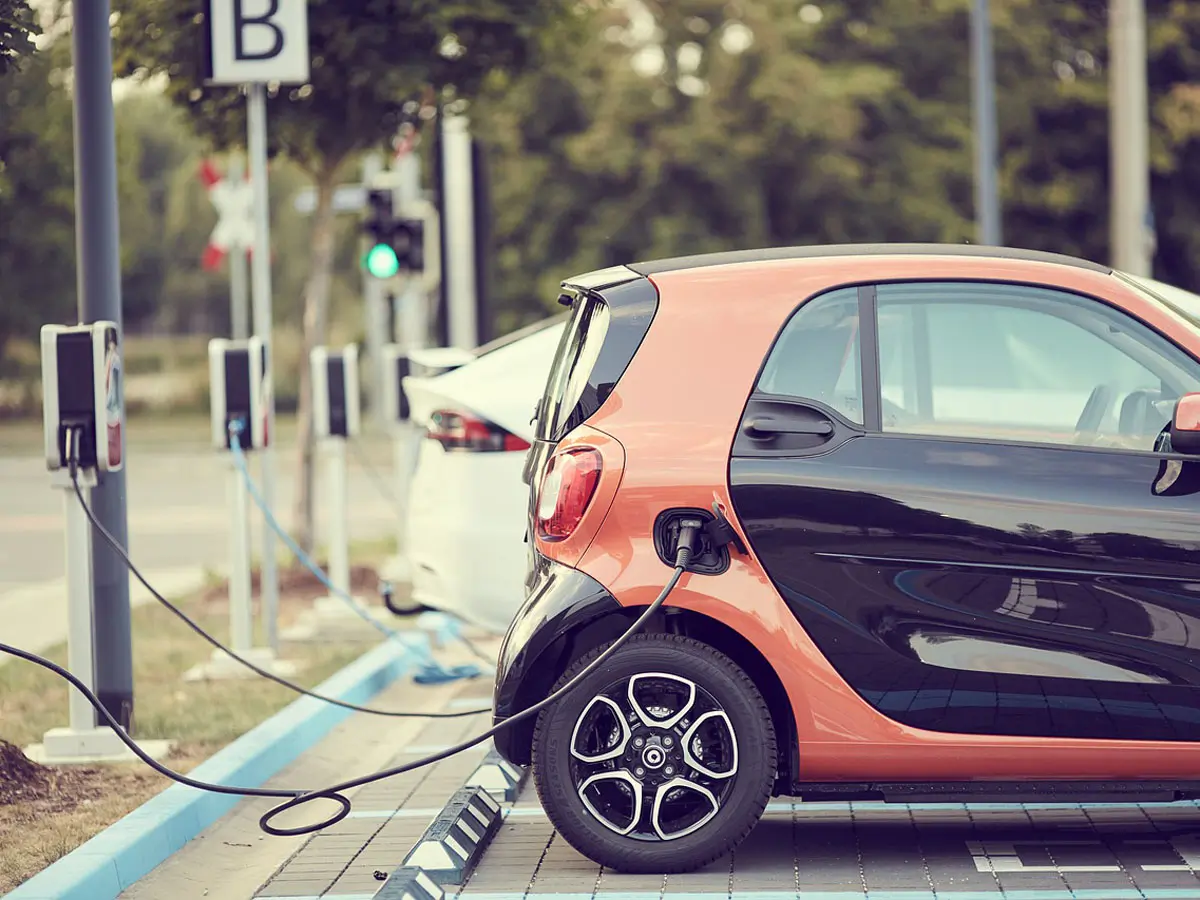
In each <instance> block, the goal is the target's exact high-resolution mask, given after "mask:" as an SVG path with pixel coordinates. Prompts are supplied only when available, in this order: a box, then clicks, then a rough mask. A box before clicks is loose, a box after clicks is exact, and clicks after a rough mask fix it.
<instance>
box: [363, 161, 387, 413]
mask: <svg viewBox="0 0 1200 900" xmlns="http://www.w3.org/2000/svg"><path fill="white" fill-rule="evenodd" d="M382 172H383V160H382V159H380V156H379V154H378V153H370V154H368V155H367V156H366V158H365V159H364V160H363V176H362V178H363V186H364V187H365V188H366V189H367V190H370V189H371V186H372V184H373V183H374V182H375V181H376V179H378V178H379V176H380V174H382ZM362 277H363V324H364V325H365V326H366V332H367V357H368V363H367V365H368V371H369V372H370V373H371V374H370V377H369V378H368V379H367V390H366V395H367V396H366V400H367V406H368V410H369V412H371V413H373V414H374V416H375V420H376V422H377V423H378V424H379V425H380V426H381V427H382V426H385V425H386V424H387V415H386V412H385V410H384V408H383V403H382V402H381V398H382V397H383V345H384V341H385V332H386V330H387V325H386V321H385V320H386V318H387V317H386V314H385V313H386V308H385V304H386V303H387V285H386V283H385V282H384V281H382V280H380V279H378V278H376V277H375V276H374V275H372V274H371V273H370V272H367V271H365V270H364V271H363V276H362Z"/></svg>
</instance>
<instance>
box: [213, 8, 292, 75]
mask: <svg viewBox="0 0 1200 900" xmlns="http://www.w3.org/2000/svg"><path fill="white" fill-rule="evenodd" d="M207 10H208V27H209V47H210V53H211V57H210V60H209V62H210V73H209V77H208V79H207V80H208V83H209V84H267V83H270V82H278V83H280V84H304V83H306V82H307V81H308V76H309V59H308V0H207Z"/></svg>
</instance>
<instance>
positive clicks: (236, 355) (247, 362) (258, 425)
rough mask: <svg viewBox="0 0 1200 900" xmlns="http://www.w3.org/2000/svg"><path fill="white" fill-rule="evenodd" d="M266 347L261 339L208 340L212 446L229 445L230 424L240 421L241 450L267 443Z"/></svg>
mask: <svg viewBox="0 0 1200 900" xmlns="http://www.w3.org/2000/svg"><path fill="white" fill-rule="evenodd" d="M266 366H267V357H266V346H265V345H264V344H263V341H262V338H257V337H252V338H249V339H248V340H244V341H230V340H226V339H225V338H214V339H213V340H211V341H209V342H208V376H209V397H210V401H209V402H210V410H211V414H212V439H213V446H214V447H215V448H216V449H218V450H228V449H230V447H231V436H230V431H229V429H230V426H231V425H232V424H233V423H234V422H240V423H241V426H242V430H241V434H239V435H238V441H239V443H240V445H241V448H242V450H244V451H251V450H262V449H263V448H264V447H266V446H267V437H268V435H267V404H266V393H265V385H266V383H265V381H264V379H263V373H264V372H265V371H266Z"/></svg>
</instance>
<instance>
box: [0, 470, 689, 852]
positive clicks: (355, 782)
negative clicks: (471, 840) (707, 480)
mask: <svg viewBox="0 0 1200 900" xmlns="http://www.w3.org/2000/svg"><path fill="white" fill-rule="evenodd" d="M72 472H74V470H73V469H72ZM72 480H73V481H74V477H72ZM76 490H78V487H77V488H76ZM93 521H94V520H93ZM703 527H704V523H703V522H701V521H700V520H699V519H685V520H684V521H683V522H681V523H680V529H679V539H678V544H677V549H676V552H675V568H674V570H673V571H672V573H671V577H670V579H668V581H667V583H666V584H665V585H664V586H663V589H662V590H661V591H660V592H659V594H658V596H657V597H656V598H655V599H654V602H653V603H651V604H650V605H649V606H647V607H646V609H645V610H644V611H643V612H642V614H641V615H640V616H638V617H637V619H636V620H635V621H634V623H633V624H632V625H630V626H629V628H628V629H626V630H625V632H624V633H623V634H622V635H621V636H620V637H618V638H617V639H616V640H615V641H613V642H612V643H611V644H610V645H609V646H608V647H607V648H606V649H605V650H604V652H602V653H601V654H600V655H599V656H597V657H596V658H595V659H594V660H592V662H591V663H589V664H588V665H587V666H585V667H584V668H583V670H582V671H580V672H579V674H577V675H576V676H575V677H574V678H572V679H571V680H570V681H568V682H567V683H566V684H564V685H563V686H562V687H560V688H559V689H558V690H556V691H554V692H553V693H551V694H550V695H549V696H547V697H545V698H543V699H542V700H539V701H538V702H537V703H535V704H533V705H532V706H529V707H526V708H525V709H524V710H522V711H521V712H519V713H516V714H515V715H512V716H509V717H508V718H507V719H504V720H503V721H501V722H498V723H496V724H495V725H493V726H492V727H491V728H489V729H488V730H487V731H484V732H483V733H482V734H479V735H477V736H475V737H473V738H470V739H469V740H466V741H463V742H462V743H459V744H455V745H454V746H453V747H448V748H446V749H445V750H442V751H439V752H438V753H434V754H431V755H429V756H426V757H423V758H421V759H416V760H413V761H412V762H408V763H405V764H403V765H400V766H393V767H391V768H388V769H382V770H380V771H378V772H375V773H373V774H371V775H363V776H361V777H359V778H354V779H351V780H349V781H343V782H340V783H338V784H333V785H329V786H328V787H325V788H320V789H318V790H314V791H300V790H282V789H273V788H243V787H231V786H229V785H222V784H209V783H207V782H203V781H198V780H197V779H194V778H189V777H188V776H186V775H182V774H180V773H179V772H175V771H173V770H172V769H169V768H167V767H166V766H164V765H162V763H160V762H158V761H157V760H156V759H154V758H153V757H151V756H150V755H149V754H147V753H146V752H145V751H144V750H142V749H141V748H140V747H139V746H138V745H137V744H136V743H135V742H134V741H133V739H132V738H130V737H129V735H127V734H126V733H125V731H124V729H122V728H121V726H120V723H118V722H117V720H116V719H114V718H113V716H112V714H111V713H109V712H108V710H107V709H105V708H104V704H102V703H101V702H100V700H99V698H97V697H96V695H95V694H93V693H92V692H91V691H90V690H89V689H88V688H87V686H86V685H84V684H83V682H81V681H80V680H79V679H78V678H76V677H75V676H74V675H72V674H71V673H70V672H68V671H67V670H66V669H64V668H63V667H62V666H59V665H57V664H56V663H53V662H51V661H50V660H48V659H46V658H44V657H41V656H38V655H37V654H35V653H28V652H26V651H24V650H20V649H18V648H16V647H12V646H9V645H8V644H4V643H0V653H7V654H9V655H11V656H15V657H18V658H19V659H23V660H26V661H27V662H31V663H33V664H34V665H37V666H41V667H42V668H44V669H48V670H49V671H51V672H53V673H54V674H56V675H58V676H59V677H60V678H63V679H65V680H66V681H68V682H69V683H70V684H71V685H72V686H73V687H74V688H75V689H76V690H78V691H79V692H80V693H81V694H83V696H84V697H85V698H87V701H88V702H89V703H90V704H91V705H92V706H93V707H94V708H95V709H96V711H97V712H98V713H99V714H100V716H101V718H103V719H104V721H105V722H106V723H107V724H108V725H109V727H111V728H112V730H113V733H115V734H116V735H117V737H118V738H119V739H120V740H121V742H122V743H124V744H125V746H127V747H128V748H129V749H130V750H131V751H133V753H134V754H135V755H136V756H137V757H138V759H140V760H141V761H142V762H144V763H145V764H146V765H148V766H150V768H152V769H154V770H155V771H156V772H158V773H159V774H160V775H165V776H166V777H167V778H170V779H172V780H173V781H176V782H178V783H180V784H183V785H187V786H188V787H192V788H196V789H197V790H202V791H209V792H211V793H215V794H227V795H233V796H239V797H270V798H276V799H279V798H284V802H283V803H280V804H278V805H276V806H275V807H273V808H272V809H270V810H268V811H267V812H266V813H265V814H264V815H263V816H262V818H260V819H259V822H258V825H259V828H261V829H262V830H263V831H264V832H266V833H267V834H271V835H275V836H278V837H291V836H296V835H304V834H312V833H313V832H316V831H320V830H321V829H323V828H328V827H330V826H332V825H336V824H337V823H338V822H340V821H342V819H344V818H346V816H348V815H349V814H350V811H351V809H352V804H351V801H350V798H349V797H347V796H346V794H345V792H346V791H348V790H351V789H353V788H356V787H362V786H363V785H366V784H371V783H373V782H377V781H383V780H384V779H387V778H391V777H393V776H395V775H403V774H404V773H405V772H411V771H413V770H414V769H420V768H424V767H425V766H429V765H433V764H434V763H437V762H441V761H442V760H443V759H446V758H448V757H450V756H454V755H455V754H458V753H461V752H463V751H464V750H469V749H470V748H472V747H475V746H477V745H479V744H481V743H483V742H484V741H486V740H488V739H489V738H492V737H494V736H495V735H496V734H498V733H499V732H500V731H502V730H504V729H505V728H510V727H512V726H513V725H516V724H517V723H518V722H523V721H525V720H526V719H528V718H530V717H531V716H535V715H537V714H538V713H540V712H541V711H542V710H543V709H546V708H547V707H548V706H551V705H553V704H554V703H557V702H558V701H559V700H561V699H562V698H563V697H565V696H566V695H567V694H569V693H570V692H571V691H572V690H574V689H575V687H576V686H577V685H579V683H580V682H582V681H583V680H584V679H585V678H587V677H588V676H590V675H591V674H592V673H593V672H595V671H597V670H598V669H599V668H600V667H601V666H603V665H604V664H605V663H606V662H608V660H609V659H610V658H612V655H613V654H614V653H616V652H617V651H618V650H619V649H620V648H621V647H623V646H624V645H625V644H626V643H627V642H628V641H629V639H630V638H632V637H633V636H634V635H635V634H637V633H638V632H639V631H641V630H642V628H643V627H644V626H645V625H646V623H647V622H648V621H649V620H650V618H651V617H652V616H653V615H654V613H655V612H657V611H658V609H659V608H660V607H661V606H662V605H663V603H664V602H666V599H667V597H669V596H670V594H671V591H673V590H674V589H675V586H676V585H677V584H678V583H679V579H680V578H681V577H682V576H683V573H684V572H685V571H686V570H687V566H688V563H689V562H690V561H691V557H692V553H693V552H694V550H695V544H696V541H697V539H698V537H699V535H700V531H701V530H702V529H703ZM125 559H126V560H128V557H125ZM142 583H143V584H145V582H144V581H143V582H142ZM313 800H332V801H333V802H334V803H336V804H337V805H338V809H337V810H336V811H335V812H333V813H332V814H331V815H329V816H327V817H326V818H324V819H322V820H321V821H319V822H316V823H312V824H309V825H301V826H298V827H296V828H277V827H275V826H274V825H272V824H271V821H272V820H273V819H275V818H276V817H277V816H280V815H282V814H283V813H285V812H288V811H289V810H292V809H297V808H299V807H300V806H303V805H304V804H306V803H311V802H312V801H313Z"/></svg>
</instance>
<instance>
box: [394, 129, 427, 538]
mask: <svg viewBox="0 0 1200 900" xmlns="http://www.w3.org/2000/svg"><path fill="white" fill-rule="evenodd" d="M392 168H393V169H394V170H395V171H396V172H397V173H398V175H399V179H398V182H399V183H398V187H397V191H396V192H397V194H398V195H399V199H400V209H401V210H402V211H403V213H404V215H406V216H407V215H413V216H415V215H417V214H418V213H419V212H420V202H421V157H420V156H419V155H418V154H417V153H416V151H415V150H410V151H409V152H408V153H405V154H404V155H403V156H401V157H399V158H397V159H394V160H393V162H392ZM432 230H433V229H431V228H428V227H427V228H426V238H427V242H426V253H425V259H426V265H429V264H430V263H431V258H432V254H430V253H429V241H428V239H429V238H430V237H431V235H430V232H431V231H432ZM394 303H395V308H394V315H393V319H394V321H395V326H394V327H395V335H394V337H395V341H396V343H398V344H399V345H400V346H401V347H403V348H404V355H405V356H406V357H408V358H409V359H412V353H413V351H414V350H417V349H420V348H422V347H424V346H425V340H426V334H427V331H426V329H427V323H426V319H425V317H426V305H427V301H426V295H425V289H424V279H423V278H422V274H421V273H413V274H410V275H409V276H408V277H406V278H405V279H404V285H403V287H402V288H401V290H400V291H398V292H397V294H396V299H395V301H394ZM391 377H393V378H394V377H395V374H394V373H393V374H392V376H391ZM397 389H402V386H400V385H397ZM419 443H420V431H419V429H417V428H415V427H414V426H413V423H412V422H403V423H401V424H400V425H399V426H398V427H397V428H396V429H395V437H394V439H393V465H394V466H395V469H396V485H397V488H398V490H397V492H396V494H397V497H396V499H397V500H398V501H399V503H400V506H401V509H402V511H403V515H398V517H397V521H396V553H397V554H399V555H400V556H403V555H404V553H405V552H406V548H407V546H408V502H409V485H410V482H411V481H412V474H413V469H414V468H415V466H416V457H417V453H418V445H419Z"/></svg>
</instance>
